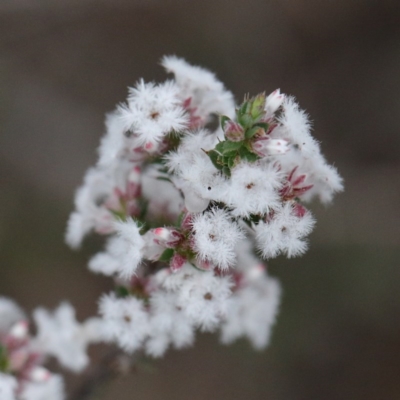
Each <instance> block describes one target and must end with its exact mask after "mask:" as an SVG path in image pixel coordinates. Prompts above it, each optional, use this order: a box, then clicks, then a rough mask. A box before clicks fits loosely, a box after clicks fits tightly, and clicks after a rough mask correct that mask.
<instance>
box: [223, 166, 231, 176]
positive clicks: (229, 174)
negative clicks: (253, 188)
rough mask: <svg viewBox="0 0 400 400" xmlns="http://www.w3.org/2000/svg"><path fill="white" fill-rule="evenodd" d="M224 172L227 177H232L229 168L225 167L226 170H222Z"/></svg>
mask: <svg viewBox="0 0 400 400" xmlns="http://www.w3.org/2000/svg"><path fill="white" fill-rule="evenodd" d="M222 172H223V173H224V174H225V175H226V176H229V177H230V176H231V170H230V169H229V167H227V166H225V167H224V168H222Z"/></svg>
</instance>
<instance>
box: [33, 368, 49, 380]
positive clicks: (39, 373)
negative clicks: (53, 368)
mask: <svg viewBox="0 0 400 400" xmlns="http://www.w3.org/2000/svg"><path fill="white" fill-rule="evenodd" d="M50 376H51V373H50V372H49V371H48V370H47V369H46V368H43V367H35V368H33V369H32V370H31V372H30V373H29V379H31V380H32V381H33V382H45V381H47V380H48V379H49V378H50Z"/></svg>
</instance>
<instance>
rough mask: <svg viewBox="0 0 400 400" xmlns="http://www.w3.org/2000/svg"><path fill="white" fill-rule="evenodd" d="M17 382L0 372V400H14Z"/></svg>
mask: <svg viewBox="0 0 400 400" xmlns="http://www.w3.org/2000/svg"><path fill="white" fill-rule="evenodd" d="M16 390H17V380H16V379H15V378H14V377H13V376H11V375H8V374H4V373H2V372H0V400H16V397H15V393H16Z"/></svg>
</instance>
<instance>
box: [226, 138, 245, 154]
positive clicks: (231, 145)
mask: <svg viewBox="0 0 400 400" xmlns="http://www.w3.org/2000/svg"><path fill="white" fill-rule="evenodd" d="M222 143H224V149H223V150H222V154H223V155H226V154H229V153H232V152H233V153H236V151H237V150H239V149H240V148H241V147H242V146H243V142H230V141H229V140H227V141H225V142H222Z"/></svg>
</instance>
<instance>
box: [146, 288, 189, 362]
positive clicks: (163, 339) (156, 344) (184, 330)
mask: <svg viewBox="0 0 400 400" xmlns="http://www.w3.org/2000/svg"><path fill="white" fill-rule="evenodd" d="M150 306H151V314H150V326H151V327H150V332H149V337H148V340H147V341H146V352H147V353H148V354H150V355H152V356H153V357H159V356H162V355H163V354H164V352H165V351H166V350H167V348H168V346H169V345H170V344H173V345H174V347H176V348H179V349H180V348H183V347H187V346H190V345H191V344H192V343H193V341H194V325H193V322H192V321H191V320H190V319H189V318H187V316H186V315H185V313H184V311H183V310H182V308H181V307H179V306H178V305H177V296H176V295H175V293H173V292H172V293H171V292H167V291H164V290H159V291H156V292H155V293H153V294H152V296H151V298H150Z"/></svg>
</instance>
